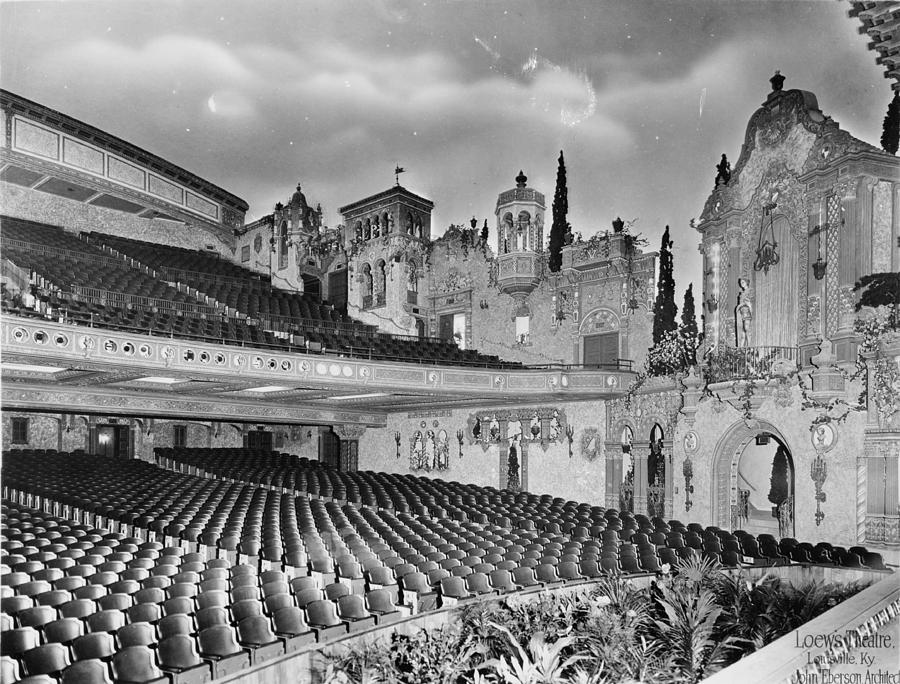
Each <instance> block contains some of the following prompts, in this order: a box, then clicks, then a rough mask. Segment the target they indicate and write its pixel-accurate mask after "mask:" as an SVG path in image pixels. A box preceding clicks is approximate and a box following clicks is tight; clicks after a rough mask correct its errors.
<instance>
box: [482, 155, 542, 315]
mask: <svg viewBox="0 0 900 684" xmlns="http://www.w3.org/2000/svg"><path fill="white" fill-rule="evenodd" d="M527 182H528V177H527V176H526V175H525V174H524V173H523V172H522V171H519V175H518V176H516V187H515V188H513V189H512V190H507V191H505V192H501V193H500V196H499V197H498V198H497V208H496V209H495V210H494V214H495V215H496V216H497V235H498V245H497V251H498V256H497V282H498V284H499V285H500V291H501V292H503V293H505V294H509V295H512V296H513V297H516V298H517V299H521V300H524V299H525V298H526V297H527V296H528V295H529V294H530V293H531V292H532V291H533V290H534V288H535V287H537V284H538V282H539V281H540V273H541V268H540V267H541V259H542V258H543V251H544V209H545V208H546V205H545V203H544V195H543V194H541V193H540V192H538V191H537V190H535V189H533V188H529V187H528V186H527Z"/></svg>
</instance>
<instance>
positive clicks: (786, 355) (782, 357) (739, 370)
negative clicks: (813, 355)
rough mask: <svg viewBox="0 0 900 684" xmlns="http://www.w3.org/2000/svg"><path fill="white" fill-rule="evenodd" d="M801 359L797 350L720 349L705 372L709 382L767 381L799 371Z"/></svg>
mask: <svg viewBox="0 0 900 684" xmlns="http://www.w3.org/2000/svg"><path fill="white" fill-rule="evenodd" d="M799 358H800V355H799V351H798V349H797V347H716V348H715V349H712V350H711V351H710V352H709V353H708V354H707V356H706V358H705V362H704V372H705V374H706V379H707V381H709V382H729V381H731V380H750V379H754V380H755V379H763V378H768V377H772V376H780V375H784V374H785V373H786V372H788V371H790V370H794V369H796V368H797V366H798V360H799Z"/></svg>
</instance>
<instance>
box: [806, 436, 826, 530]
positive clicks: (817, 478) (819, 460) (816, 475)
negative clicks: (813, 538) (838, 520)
mask: <svg viewBox="0 0 900 684" xmlns="http://www.w3.org/2000/svg"><path fill="white" fill-rule="evenodd" d="M809 475H810V477H812V480H813V483H814V484H815V486H816V527H818V526H819V525H821V524H822V520H823V519H824V518H825V514H824V513H823V512H822V503H823V502H824V501H825V499H826V498H827V497H826V495H825V492H823V491H822V485H824V484H825V479H826V478H827V477H828V464H827V463H826V462H825V458H824V457H823V456H822V454H821V453H819V454H816V457H815V458H814V459H813V462H812V464H811V465H810V467H809Z"/></svg>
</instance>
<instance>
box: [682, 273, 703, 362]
mask: <svg viewBox="0 0 900 684" xmlns="http://www.w3.org/2000/svg"><path fill="white" fill-rule="evenodd" d="M680 332H681V337H682V340H683V341H684V345H685V364H686V368H685V370H687V369H688V368H690V367H691V366H696V365H697V345H698V343H699V340H698V334H699V333H698V330H697V315H696V313H695V312H694V283H691V284H690V285H688V289H686V290H685V291H684V304H683V305H682V307H681V329H680Z"/></svg>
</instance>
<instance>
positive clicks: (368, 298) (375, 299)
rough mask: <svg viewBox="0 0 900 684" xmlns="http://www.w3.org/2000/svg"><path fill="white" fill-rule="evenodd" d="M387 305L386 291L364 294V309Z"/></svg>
mask: <svg viewBox="0 0 900 684" xmlns="http://www.w3.org/2000/svg"><path fill="white" fill-rule="evenodd" d="M384 305H385V296H384V292H373V293H372V294H370V295H363V306H362V308H363V309H375V308H378V307H379V306H384Z"/></svg>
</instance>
